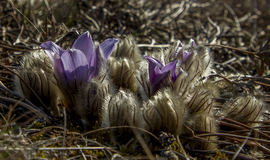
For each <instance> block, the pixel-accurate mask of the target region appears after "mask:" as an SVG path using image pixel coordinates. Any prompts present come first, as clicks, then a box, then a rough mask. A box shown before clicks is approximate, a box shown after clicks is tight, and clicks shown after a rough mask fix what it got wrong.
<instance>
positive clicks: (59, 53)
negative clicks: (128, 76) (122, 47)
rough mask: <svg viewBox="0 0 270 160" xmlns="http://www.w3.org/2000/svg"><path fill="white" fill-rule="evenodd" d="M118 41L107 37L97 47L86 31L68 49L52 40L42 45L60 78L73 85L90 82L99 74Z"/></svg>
mask: <svg viewBox="0 0 270 160" xmlns="http://www.w3.org/2000/svg"><path fill="white" fill-rule="evenodd" d="M118 41H119V40H117V39H107V40H105V41H104V42H103V43H101V44H100V45H99V46H97V48H96V49H95V48H94V44H93V41H92V38H91V35H90V33H89V32H85V33H84V34H82V35H81V36H80V37H79V38H78V39H77V40H76V41H75V42H74V44H73V46H72V47H71V48H68V49H67V50H63V49H62V48H61V47H59V46H58V45H57V44H55V43H53V42H52V41H48V42H45V43H42V44H41V45H40V46H41V47H42V48H44V50H45V52H46V53H47V55H48V56H49V57H50V59H51V61H52V63H53V66H54V69H55V72H56V74H57V76H58V78H59V79H60V80H61V81H62V82H67V84H68V85H69V86H73V85H74V82H75V83H80V82H82V81H86V82H88V81H90V80H91V78H93V76H95V75H97V73H98V72H99V69H100V68H101V67H102V66H103V65H105V64H106V61H107V59H108V58H109V56H110V55H111V54H112V52H113V51H114V48H115V46H116V44H117V42H118Z"/></svg>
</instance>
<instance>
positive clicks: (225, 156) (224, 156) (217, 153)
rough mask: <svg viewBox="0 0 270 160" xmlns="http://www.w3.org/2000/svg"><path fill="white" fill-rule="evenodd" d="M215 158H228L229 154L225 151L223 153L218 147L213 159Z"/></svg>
mask: <svg viewBox="0 0 270 160" xmlns="http://www.w3.org/2000/svg"><path fill="white" fill-rule="evenodd" d="M215 159H228V156H227V155H226V154H225V153H221V152H220V151H219V150H218V149H216V155H215V157H213V158H212V159H211V160H215Z"/></svg>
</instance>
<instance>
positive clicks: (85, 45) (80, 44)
mask: <svg viewBox="0 0 270 160" xmlns="http://www.w3.org/2000/svg"><path fill="white" fill-rule="evenodd" d="M72 49H78V50H80V51H82V52H83V53H84V54H85V56H86V58H87V61H88V62H90V59H91V56H92V55H93V53H94V44H93V41H92V38H91V34H90V33H89V32H88V31H87V32H85V33H84V34H82V35H81V36H80V37H79V38H78V39H77V40H76V41H75V42H74V44H73V46H72Z"/></svg>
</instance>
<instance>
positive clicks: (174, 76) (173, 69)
mask: <svg viewBox="0 0 270 160" xmlns="http://www.w3.org/2000/svg"><path fill="white" fill-rule="evenodd" d="M174 62H176V63H177V62H178V61H177V60H175V61H174ZM176 63H175V65H174V66H173V68H172V70H171V71H172V72H171V74H172V80H173V82H175V81H176V79H177V78H178V77H179V75H180V74H181V73H182V71H180V72H179V73H178V74H176V73H175V70H176Z"/></svg>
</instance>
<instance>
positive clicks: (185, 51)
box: [174, 39, 196, 63]
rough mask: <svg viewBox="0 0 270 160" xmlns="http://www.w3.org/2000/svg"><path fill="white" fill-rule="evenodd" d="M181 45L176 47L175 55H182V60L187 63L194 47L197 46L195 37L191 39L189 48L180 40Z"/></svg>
mask: <svg viewBox="0 0 270 160" xmlns="http://www.w3.org/2000/svg"><path fill="white" fill-rule="evenodd" d="M178 43H179V45H178V48H177V49H176V51H175V54H174V55H175V56H180V57H181V60H182V63H185V62H186V60H187V58H188V57H189V56H190V55H191V54H193V53H194V52H193V49H194V47H195V46H196V43H195V41H194V40H193V39H190V41H189V46H190V47H189V48H186V47H183V43H182V42H181V41H180V40H179V41H178Z"/></svg>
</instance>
